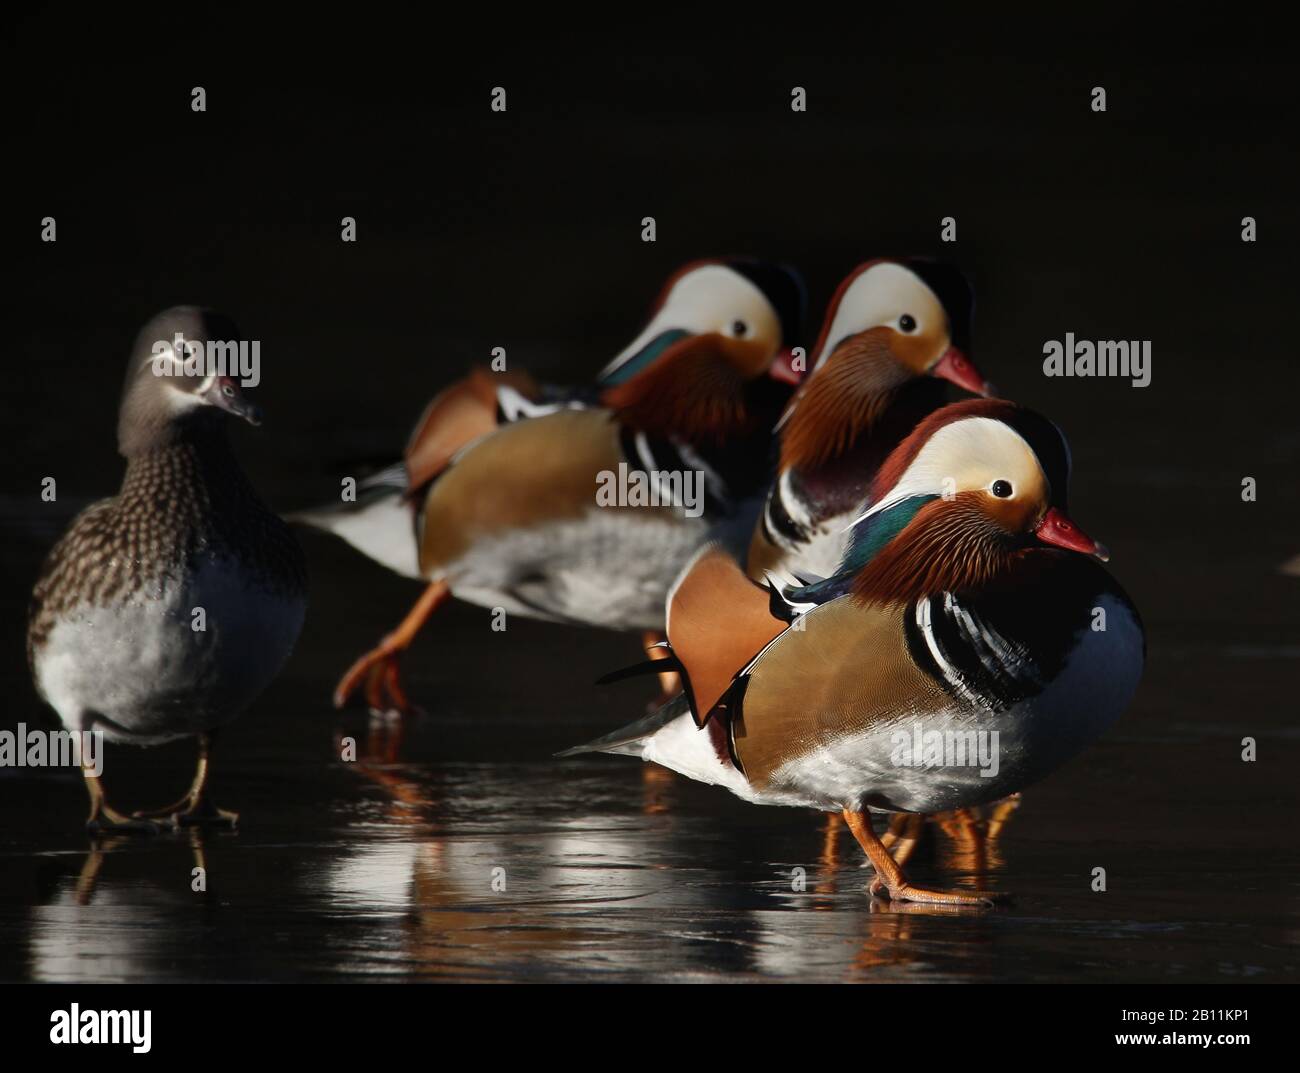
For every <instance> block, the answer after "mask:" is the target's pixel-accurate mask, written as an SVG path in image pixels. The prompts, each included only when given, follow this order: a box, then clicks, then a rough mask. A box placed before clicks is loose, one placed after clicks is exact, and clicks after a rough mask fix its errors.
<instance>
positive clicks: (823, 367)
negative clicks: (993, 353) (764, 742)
mask: <svg viewBox="0 0 1300 1073" xmlns="http://www.w3.org/2000/svg"><path fill="white" fill-rule="evenodd" d="M971 307H972V300H971V295H970V290H969V287H968V286H967V284H966V281H965V279H964V278H963V277H962V276H961V275H960V273H958V272H957V271H956V270H955V269H953V268H951V267H949V266H946V265H941V264H937V263H934V262H928V261H922V260H910V261H896V260H888V259H878V260H873V261H868V262H866V263H865V264H862V265H859V266H858V267H857V268H856V269H854V270H853V272H851V273H850V274H849V275H848V277H847V278H845V280H844V281H843V282H842V283H841V284H840V286H839V289H838V290H837V291H836V292H835V295H834V297H833V298H832V299H831V303H830V307H829V308H828V310H827V312H826V316H825V319H824V322H823V325H822V330H821V335H820V337H819V338H818V341H817V344H816V346H815V347H814V348H813V351H812V354H813V360H812V364H811V366H810V368H809V371H808V374H807V376H805V377H804V378H803V382H802V384H801V386H800V387H799V390H798V391H797V393H796V394H795V396H794V398H793V399H792V400H791V402H790V405H789V407H788V408H787V410H786V412H785V414H784V415H783V416H782V418H781V422H780V439H781V446H780V457H779V462H778V466H777V472H776V478H775V481H774V483H773V485H772V487H771V489H770V491H769V493H768V498H767V503H766V505H765V507H764V510H763V512H762V514H761V516H760V517H759V520H758V524H757V525H756V526H755V529H754V534H753V539H752V541H751V543H750V547H749V554H748V562H747V569H748V572H749V574H750V576H751V577H753V578H755V579H756V580H761V579H762V577H763V576H764V574H765V573H768V572H771V573H775V574H778V575H781V576H784V577H786V578H787V579H794V578H798V577H807V576H813V577H825V576H826V575H827V574H829V573H830V572H831V570H833V569H834V567H835V566H836V564H837V563H838V562H839V561H840V556H841V554H842V552H843V550H844V543H845V529H846V527H847V525H848V523H849V522H850V521H851V520H852V519H853V518H854V517H855V516H856V514H857V512H858V509H859V508H860V507H861V505H862V502H863V499H864V498H865V497H866V494H867V490H868V487H869V485H870V481H871V478H872V476H873V475H874V473H875V472H876V470H877V469H878V468H879V466H880V464H881V463H882V462H883V461H884V460H885V458H886V457H887V456H888V455H889V452H890V451H892V450H893V449H894V448H895V447H897V446H898V444H899V443H900V442H901V441H902V439H903V438H904V437H905V436H907V435H908V433H910V432H911V431H912V429H913V428H915V427H916V424H917V422H919V421H920V420H921V419H922V418H923V417H925V416H926V415H927V414H929V413H931V412H933V411H934V410H937V409H938V408H939V407H940V406H942V405H943V404H944V401H945V399H944V395H945V390H944V384H943V383H942V381H945V380H946V381H949V382H951V383H953V384H956V385H957V386H958V387H961V388H963V389H965V390H967V391H971V392H974V393H976V394H979V395H987V394H988V393H989V385H988V384H987V383H986V382H985V380H984V378H983V377H982V376H980V374H979V373H978V372H977V371H976V369H975V367H974V365H972V363H971V361H970V359H969V358H968V357H967V356H966V354H965V353H964V352H963V350H962V347H965V346H968V340H967V336H968V335H969V325H970V313H971Z"/></svg>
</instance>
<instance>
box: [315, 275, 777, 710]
mask: <svg viewBox="0 0 1300 1073" xmlns="http://www.w3.org/2000/svg"><path fill="white" fill-rule="evenodd" d="M802 307H803V289H802V283H801V282H800V280H799V279H798V277H797V276H796V275H795V274H794V273H793V272H792V271H790V270H789V269H786V268H784V267H778V266H773V265H768V264H764V263H760V262H754V261H748V260H740V259H732V260H719V261H701V262H695V263H693V264H690V265H687V266H686V267H685V268H683V269H682V270H680V271H679V272H678V273H676V274H675V275H674V276H673V277H672V278H671V279H670V280H669V281H668V284H667V285H666V286H665V288H664V290H663V292H662V294H661V296H660V298H659V301H658V302H657V303H656V305H655V307H654V310H653V312H652V315H651V317H650V320H649V323H648V324H647V325H646V327H645V328H644V330H643V331H642V332H641V333H640V334H639V335H638V336H637V337H636V338H635V339H634V340H633V341H632V342H631V343H630V344H629V345H628V346H627V347H626V348H625V349H624V350H623V351H622V352H621V353H619V354H618V355H617V356H616V357H615V358H614V359H613V360H612V361H610V362H609V364H608V365H607V366H606V367H605V369H604V370H603V371H602V373H601V374H600V377H599V380H598V381H597V383H596V385H595V386H594V388H592V389H590V390H588V391H577V392H559V391H555V390H550V391H539V390H537V389H536V388H534V387H533V386H532V385H531V384H530V383H529V382H528V381H526V380H524V379H515V380H514V381H512V382H496V383H494V382H493V381H492V380H491V379H490V378H489V377H488V376H487V375H486V374H475V375H472V376H471V377H470V378H468V379H467V380H464V381H461V382H459V383H457V384H455V385H453V386H452V387H450V388H448V389H446V390H445V391H444V392H442V393H441V394H440V395H439V396H438V397H437V398H435V399H434V401H433V402H432V403H431V404H430V406H429V407H428V409H427V410H426V412H425V414H424V416H423V417H422V418H421V420H420V422H419V424H418V425H417V428H416V431H415V434H414V436H413V437H412V439H411V441H410V443H409V445H408V447H407V450H406V460H405V463H404V464H403V465H401V466H398V467H394V468H393V469H391V470H388V471H385V473H384V474H381V475H380V476H379V477H378V478H377V479H376V480H372V481H371V482H369V483H368V484H366V485H364V486H363V489H362V494H361V495H360V496H359V497H358V502H357V503H355V504H342V505H336V506H331V507H329V508H326V509H324V510H319V511H314V512H309V513H307V514H304V515H298V516H297V520H301V521H305V522H307V523H308V524H311V525H315V526H317V527H319V528H323V529H327V530H330V531H333V532H335V533H337V534H339V535H340V536H343V537H344V538H345V539H346V540H348V541H349V542H350V543H352V544H354V545H355V546H356V547H358V548H359V549H360V550H361V551H363V552H365V553H367V554H369V555H371V557H373V558H375V559H377V560H378V561H380V562H381V563H383V564H384V565H387V566H389V567H391V568H393V569H395V570H397V571H398V572H399V573H403V574H405V575H407V576H410V577H419V578H422V579H424V580H425V581H427V582H428V587H427V588H426V589H425V591H424V593H423V594H422V596H421V597H420V599H419V601H418V602H417V603H416V605H415V607H414V608H413V609H412V611H411V612H410V613H409V614H408V615H407V617H406V619H405V620H404V621H403V622H402V623H401V624H400V625H399V626H398V628H397V629H396V630H394V631H393V632H392V633H390V634H389V635H388V636H387V637H385V638H384V639H383V640H382V641H381V642H380V644H379V645H378V646H376V647H375V648H374V649H373V650H372V651H371V652H369V653H367V654H366V655H364V656H362V657H361V658H360V659H359V660H357V661H356V662H355V663H354V664H353V665H352V667H351V668H350V669H349V670H348V671H347V673H346V674H345V675H344V676H343V678H342V680H341V681H340V682H339V685H338V687H337V689H336V690H335V695H334V700H335V704H336V705H337V706H340V707H341V706H342V705H343V704H345V703H346V702H347V700H348V698H349V696H350V695H351V694H352V693H353V692H354V691H355V690H356V689H357V687H358V686H359V685H361V683H362V682H363V681H364V682H366V690H365V692H366V699H367V701H368V702H369V704H370V706H371V707H372V708H387V707H395V708H397V709H399V710H403V711H405V710H409V709H410V707H411V705H410V703H409V701H408V700H407V698H406V695H405V691H404V690H403V689H402V686H401V683H400V680H399V676H398V659H399V657H400V655H401V653H402V652H403V651H404V650H405V649H406V648H407V647H408V646H409V645H410V643H411V641H412V639H413V638H414V636H415V634H416V633H417V632H418V631H419V629H420V627H421V626H422V625H423V624H424V622H425V621H427V619H428V617H429V615H430V614H432V612H433V611H434V609H435V608H436V607H437V606H438V605H439V604H440V603H442V602H443V601H444V600H446V599H447V597H449V596H452V595H455V596H458V597H460V598H462V599H464V600H467V601H469V602H470V603H474V604H478V605H480V606H484V607H489V608H503V609H505V610H506V612H507V613H510V614H520V615H525V616H528V617H532V618H540V619H549V620H552V621H562V622H574V623H583V624H587V625H593V626H599V627H604V628H608V629H640V630H644V631H653V630H659V629H662V627H663V614H664V600H665V598H666V596H667V593H668V589H669V587H670V586H671V585H672V582H673V580H674V579H675V578H676V576H677V574H678V573H679V572H680V570H681V568H682V567H683V566H684V565H685V564H686V562H687V561H688V560H689V559H690V558H691V556H692V555H693V554H694V553H695V552H696V551H698V550H699V548H700V546H701V545H702V544H703V543H704V542H705V541H706V540H708V539H710V537H716V536H719V535H723V536H724V538H726V539H730V540H731V541H732V542H733V543H743V541H744V540H745V539H747V537H748V534H749V531H750V529H751V527H752V524H753V517H754V514H755V512H756V510H757V505H758V502H759V501H760V499H761V496H762V493H763V490H764V488H765V486H766V481H767V478H768V458H767V455H768V445H769V443H770V440H771V430H772V427H773V425H774V424H775V421H776V419H777V417H778V416H779V414H780V412H781V409H782V407H783V406H784V405H785V403H786V402H787V401H788V399H789V394H790V386H789V384H790V363H789V361H788V353H789V348H790V346H791V345H792V343H794V342H795V341H796V340H797V339H798V331H799V321H800V317H801V314H802ZM778 358H780V359H781V360H777V359H778ZM620 466H622V467H624V469H623V470H620ZM626 470H638V471H642V472H644V473H646V474H655V473H677V474H684V473H701V474H702V475H703V477H702V482H701V483H702V488H701V491H702V493H703V503H702V504H701V506H702V511H700V512H699V513H698V515H697V513H696V511H692V510H688V509H686V508H684V507H683V506H682V505H681V504H680V503H678V504H676V505H670V504H663V503H660V504H659V505H651V506H645V505H630V504H631V501H630V500H629V505H613V506H611V505H601V503H599V502H598V497H597V492H598V489H599V488H600V486H601V481H602V479H603V477H604V476H605V475H611V474H619V473H620V472H625V471H626ZM693 515H696V516H693Z"/></svg>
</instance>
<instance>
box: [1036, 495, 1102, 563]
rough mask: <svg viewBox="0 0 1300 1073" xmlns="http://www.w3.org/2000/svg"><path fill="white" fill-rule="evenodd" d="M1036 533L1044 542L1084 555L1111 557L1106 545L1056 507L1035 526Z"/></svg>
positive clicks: (1099, 557) (1100, 557)
mask: <svg viewBox="0 0 1300 1073" xmlns="http://www.w3.org/2000/svg"><path fill="white" fill-rule="evenodd" d="M1034 535H1035V536H1036V537H1038V539H1039V540H1041V541H1042V542H1043V543H1044V544H1052V545H1054V546H1055V547H1058V548H1065V549H1066V550H1067V551H1077V552H1080V553H1081V554H1083V555H1094V556H1096V557H1097V558H1098V559H1100V560H1101V561H1102V562H1106V560H1108V559H1109V558H1110V552H1109V551H1107V550H1106V545H1104V544H1101V543H1098V542H1097V541H1095V540H1093V539H1092V537H1090V536H1089V535H1088V534H1087V533H1085V532H1084V531H1083V530H1082V529H1080V528H1079V527H1078V526H1077V525H1075V524H1074V522H1072V521H1071V520H1070V518H1069V516H1068V515H1066V514H1065V512H1064V511H1060V510H1057V508H1056V507H1053V508H1052V509H1051V510H1049V511H1048V512H1047V513H1046V514H1044V515H1043V520H1042V521H1040V522H1039V523H1038V525H1037V526H1036V527H1035V528H1034Z"/></svg>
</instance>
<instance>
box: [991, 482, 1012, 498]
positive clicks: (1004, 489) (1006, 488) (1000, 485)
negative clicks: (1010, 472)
mask: <svg viewBox="0 0 1300 1073" xmlns="http://www.w3.org/2000/svg"><path fill="white" fill-rule="evenodd" d="M990 490H991V491H992V492H993V494H994V495H995V496H997V497H998V498H999V499H1006V498H1007V497H1008V496H1010V495H1011V482H1010V481H1002V480H998V481H994V482H993V487H992V489H990Z"/></svg>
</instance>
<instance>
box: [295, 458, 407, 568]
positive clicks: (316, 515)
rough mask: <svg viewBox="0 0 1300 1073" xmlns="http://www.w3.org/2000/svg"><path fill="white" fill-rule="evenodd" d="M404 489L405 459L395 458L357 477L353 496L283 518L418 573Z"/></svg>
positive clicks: (388, 564)
mask: <svg viewBox="0 0 1300 1073" xmlns="http://www.w3.org/2000/svg"><path fill="white" fill-rule="evenodd" d="M406 488H407V477H406V464H405V463H403V462H396V463H394V464H393V465H391V466H386V467H385V468H384V469H381V470H379V471H377V472H375V473H372V474H370V476H368V477H363V478H362V479H361V480H359V481H358V482H357V485H356V489H355V492H356V494H355V496H349V497H347V498H344V497H343V496H342V495H340V496H339V498H338V499H337V500H335V501H333V502H330V503H323V504H321V505H320V506H317V507H310V508H308V509H307V510H300V511H295V512H294V513H292V514H286V515H285V521H287V522H293V523H295V524H297V525H306V526H310V527H311V528H313V529H320V530H323V531H324V532H326V533H333V534H334V535H335V536H338V537H342V538H343V539H344V540H346V541H347V542H348V543H349V544H351V545H352V546H353V547H354V548H356V549H357V550H358V551H359V552H361V553H362V554H363V555H365V556H367V557H369V558H371V559H374V560H375V562H377V563H379V564H380V565H382V566H386V567H388V569H390V570H392V571H394V572H395V573H398V574H401V575H402V576H403V577H409V578H420V577H421V576H422V575H421V573H420V563H419V547H418V546H417V544H416V538H415V511H414V507H413V504H412V503H411V502H410V501H409V500H408V499H407V498H406V495H405V493H406Z"/></svg>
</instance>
